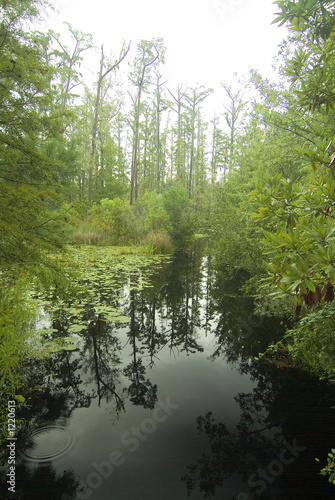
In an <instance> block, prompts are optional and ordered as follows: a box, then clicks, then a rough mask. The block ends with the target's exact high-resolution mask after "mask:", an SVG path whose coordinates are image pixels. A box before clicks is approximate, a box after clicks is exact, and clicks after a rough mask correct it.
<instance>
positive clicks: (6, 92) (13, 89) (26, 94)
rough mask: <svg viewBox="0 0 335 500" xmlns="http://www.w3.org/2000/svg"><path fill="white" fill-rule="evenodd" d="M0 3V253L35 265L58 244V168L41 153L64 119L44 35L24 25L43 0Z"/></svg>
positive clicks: (8, 261)
mask: <svg viewBox="0 0 335 500" xmlns="http://www.w3.org/2000/svg"><path fill="white" fill-rule="evenodd" d="M1 5H2V18H1V21H0V80H1V86H0V110H1V111H0V123H1V126H0V211H1V218H0V234H1V235H0V255H1V258H2V263H4V264H5V265H6V264H7V265H10V264H19V263H22V264H25V265H31V266H32V267H35V265H36V263H37V262H39V261H42V262H44V259H42V258H41V257H40V256H41V252H42V250H43V248H49V247H50V246H52V245H53V244H54V243H56V242H57V240H58V243H59V242H60V235H59V233H58V232H57V227H58V221H59V214H57V196H58V194H57V192H58V187H57V182H58V180H59V175H60V173H61V170H62V168H63V167H62V164H61V163H60V162H59V161H54V160H51V159H50V158H49V157H48V156H47V155H46V154H43V153H42V152H41V151H42V148H43V146H44V145H45V144H46V143H47V141H48V140H50V138H52V137H60V134H61V132H62V130H63V122H62V117H61V116H60V115H59V113H57V114H56V115H54V114H53V112H52V96H53V91H52V88H51V83H52V78H53V77H54V74H55V68H52V67H51V66H50V65H49V64H48V60H47V58H46V56H45V54H46V52H47V51H46V50H45V49H46V47H45V37H44V36H42V35H41V34H39V33H35V32H33V31H31V30H30V29H29V22H32V21H33V20H35V19H36V18H37V15H38V9H39V8H42V6H43V5H44V2H39V1H26V2H24V3H22V2H4V1H3V2H1ZM24 27H26V30H25V29H24Z"/></svg>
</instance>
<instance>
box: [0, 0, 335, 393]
mask: <svg viewBox="0 0 335 500" xmlns="http://www.w3.org/2000/svg"><path fill="white" fill-rule="evenodd" d="M275 3H276V4H277V7H278V15H277V17H276V19H275V20H274V22H275V23H278V24H281V25H283V24H286V25H287V26H288V27H289V30H290V36H289V38H288V39H287V40H285V41H284V42H283V43H282V45H281V47H280V51H279V54H278V75H279V77H280V79H279V83H273V82H270V81H269V80H267V79H264V78H262V76H261V75H260V74H259V73H258V72H257V71H255V70H252V71H251V72H250V74H249V76H248V77H247V78H244V81H243V82H239V83H238V84H236V83H234V84H230V85H229V84H228V83H227V82H223V83H222V86H223V89H224V92H225V95H226V103H225V105H224V106H223V107H222V109H220V110H218V114H217V115H216V116H213V117H208V116H206V114H205V112H204V109H205V104H206V99H207V98H208V97H209V96H210V94H212V92H213V91H212V89H209V88H204V87H203V86H197V87H195V88H190V87H186V86H183V85H179V86H178V87H177V89H171V88H169V85H168V82H166V81H165V79H164V56H165V50H166V48H165V46H164V43H163V40H162V39H159V38H158V39H152V40H142V41H141V42H140V43H139V44H138V45H137V47H136V50H135V51H134V53H133V55H132V56H131V50H130V46H128V45H124V46H122V47H121V51H120V55H119V56H113V55H111V56H108V55H107V54H106V53H105V52H104V47H101V48H100V49H99V50H98V51H97V49H95V48H94V47H93V40H92V38H91V36H90V35H89V34H85V33H81V32H79V31H77V30H76V29H74V28H73V27H71V26H70V25H67V30H68V39H69V40H71V43H70V45H69V46H66V45H65V43H64V41H63V39H62V37H61V36H60V35H59V34H57V33H54V32H52V31H49V32H47V33H42V32H39V31H32V30H31V23H32V22H34V24H35V25H36V23H37V22H38V19H39V16H40V15H42V13H44V12H45V9H47V7H48V6H47V3H46V2H44V0H24V1H20V2H19V1H16V0H10V1H7V0H1V11H2V13H1V20H0V54H1V58H0V82H1V84H0V100H1V111H0V113H1V119H0V123H1V125H0V139H1V140H0V206H1V220H0V254H1V263H0V272H1V283H0V296H1V303H0V316H1V325H0V343H1V351H0V365H1V367H2V373H1V385H3V384H4V387H10V385H11V384H14V385H15V384H16V383H17V379H16V377H15V375H14V372H15V368H16V367H17V366H18V365H19V363H20V359H22V356H24V355H25V354H26V347H25V342H24V338H25V335H26V334H28V333H29V325H30V323H31V321H32V319H33V318H32V312H31V311H32V303H31V298H30V295H29V294H28V293H27V284H28V283H29V284H30V283H31V281H32V280H33V281H34V283H35V286H42V287H43V288H44V289H46V288H48V287H52V289H53V293H55V294H57V295H59V296H60V295H61V294H63V295H66V294H67V293H69V289H70V288H71V280H70V279H67V277H66V276H64V273H63V272H62V270H61V267H60V265H59V264H57V262H58V261H57V259H55V258H54V256H55V253H54V252H55V251H57V252H60V251H61V250H62V247H63V246H64V244H100V245H134V246H139V245H142V246H143V248H144V250H145V251H147V252H151V253H154V252H158V253H160V252H162V253H164V252H171V251H172V250H173V249H175V248H176V247H178V246H184V247H185V246H187V245H190V244H191V242H192V240H193V239H194V237H195V235H197V234H203V235H207V236H209V239H210V243H211V251H212V253H213V254H214V257H215V263H216V266H217V268H218V269H220V270H222V271H223V272H225V273H227V274H228V275H230V276H234V275H237V274H239V276H243V279H244V290H245V292H246V293H249V294H253V295H254V296H255V298H256V299H257V303H258V308H259V311H261V312H262V313H263V314H274V313H275V314H277V315H284V314H292V312H293V313H294V310H295V313H296V317H297V318H298V319H297V320H296V326H295V327H294V328H293V329H291V330H290V331H288V332H287V335H286V336H285V338H284V339H283V340H282V342H281V343H280V344H278V345H277V346H275V347H274V349H277V350H280V352H289V353H290V354H291V355H292V356H293V357H294V358H295V359H296V361H297V362H298V361H299V362H301V363H304V364H306V365H308V366H309V367H310V368H312V369H313V370H315V371H316V372H317V373H318V374H319V375H320V376H325V377H327V378H329V379H334V370H335V361H334V359H335V358H334V352H335V348H334V335H333V331H334V327H335V320H334V314H333V312H334V311H333V310H334V304H333V299H334V283H335V269H334V261H335V235H334V233H335V226H334V206H335V197H334V187H335V173H334V165H335V160H334V157H335V144H334V132H335V112H334V103H335V88H334V85H335V84H334V79H333V74H334V71H335V56H334V48H335V16H334V9H335V2H333V1H323V2H318V1H317V0H299V1H298V0H296V1H288V0H282V1H277V2H275ZM89 53H90V54H98V55H97V56H96V63H97V64H96V66H97V77H96V81H95V82H94V83H92V84H91V85H87V84H86V83H85V77H84V76H83V75H82V73H81V66H82V63H83V60H84V58H85V57H86V55H87V54H89ZM126 60H127V61H128V66H127V65H126V64H124V61H126ZM127 67H128V68H130V69H129V71H127Z"/></svg>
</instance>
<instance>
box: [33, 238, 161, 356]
mask: <svg viewBox="0 0 335 500" xmlns="http://www.w3.org/2000/svg"><path fill="white" fill-rule="evenodd" d="M168 260H169V258H168V257H167V256H146V255H138V254H134V253H130V254H124V253H120V251H118V249H117V248H116V247H81V248H71V249H69V250H68V252H67V254H66V255H65V256H64V257H63V261H64V262H63V263H64V267H65V268H71V267H75V268H76V281H77V284H79V285H80V289H81V290H82V291H83V290H84V294H83V293H81V294H79V295H80V296H81V298H80V299H79V302H76V298H75V297H74V298H73V299H74V300H73V301H71V302H70V303H69V302H65V301H62V300H59V299H57V300H53V301H47V300H45V299H43V298H39V301H40V306H41V308H42V309H43V310H44V311H45V313H47V316H48V318H49V323H52V322H53V324H55V323H58V324H59V325H60V327H59V328H54V327H50V326H48V327H43V328H41V329H39V330H38V331H37V332H36V334H37V336H39V338H40V339H41V346H42V347H41V349H40V351H41V352H42V353H44V354H46V355H47V354H50V353H55V352H58V351H74V350H76V349H78V347H79V345H80V339H81V335H82V334H84V333H85V331H86V330H87V328H88V325H89V323H90V322H92V321H95V322H102V323H108V324H111V325H113V326H115V327H117V326H121V325H125V324H127V323H128V322H129V321H130V318H129V317H128V316H126V315H125V314H124V312H123V310H122V304H121V306H120V304H119V302H120V296H122V295H123V294H124V292H125V291H128V292H130V291H131V290H136V291H140V290H143V289H144V288H148V287H152V286H153V285H152V283H151V281H150V276H151V274H152V270H153V268H154V267H156V266H157V265H159V264H160V263H161V262H166V261H168ZM83 295H84V297H83ZM55 320H56V321H55Z"/></svg>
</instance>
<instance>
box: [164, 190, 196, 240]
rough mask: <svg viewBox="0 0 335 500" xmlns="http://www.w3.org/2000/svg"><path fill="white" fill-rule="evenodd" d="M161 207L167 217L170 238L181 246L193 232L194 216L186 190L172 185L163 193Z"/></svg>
mask: <svg viewBox="0 0 335 500" xmlns="http://www.w3.org/2000/svg"><path fill="white" fill-rule="evenodd" d="M163 206H164V209H165V211H166V213H167V214H168V217H169V222H170V226H171V229H170V230H169V233H170V235H171V238H172V240H173V242H174V243H175V244H177V245H182V244H183V243H185V242H186V241H187V240H188V239H190V238H191V237H192V236H193V235H194V232H195V216H194V213H193V212H192V206H191V202H190V199H189V197H188V192H187V190H186V188H185V187H184V186H182V185H181V184H180V183H177V184H174V185H172V186H171V187H170V188H169V189H167V190H166V191H165V192H164V193H163Z"/></svg>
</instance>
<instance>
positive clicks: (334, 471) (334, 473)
mask: <svg viewBox="0 0 335 500" xmlns="http://www.w3.org/2000/svg"><path fill="white" fill-rule="evenodd" d="M321 474H322V475H323V476H329V477H328V481H329V482H330V483H333V484H334V485H335V449H334V448H332V449H331V451H330V452H329V453H328V457H327V465H326V466H325V467H324V468H323V469H322V470H321Z"/></svg>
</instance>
